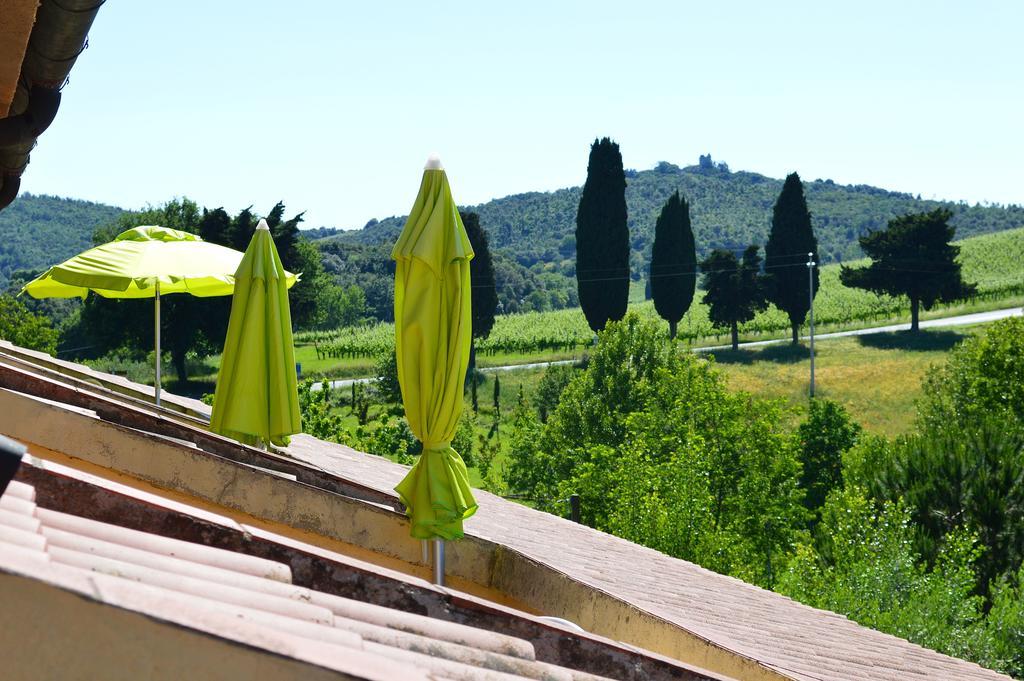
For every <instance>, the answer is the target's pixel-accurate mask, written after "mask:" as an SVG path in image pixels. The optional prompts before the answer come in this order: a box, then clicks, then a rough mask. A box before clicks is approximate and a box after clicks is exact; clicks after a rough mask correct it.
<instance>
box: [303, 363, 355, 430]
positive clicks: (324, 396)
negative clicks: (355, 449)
mask: <svg viewBox="0 0 1024 681" xmlns="http://www.w3.org/2000/svg"><path fill="white" fill-rule="evenodd" d="M331 406H332V405H331V384H330V383H328V382H327V381H324V382H323V384H322V385H321V386H320V390H313V381H312V380H311V379H308V378H307V379H305V380H304V381H302V382H301V383H300V384H299V411H300V413H301V414H302V432H303V433H306V434H308V435H312V436H313V437H316V438H320V439H321V440H328V441H331V442H343V441H344V440H343V439H342V437H341V434H342V433H343V432H344V428H343V427H342V421H341V417H340V416H339V415H338V414H335V413H333V412H332V411H331Z"/></svg>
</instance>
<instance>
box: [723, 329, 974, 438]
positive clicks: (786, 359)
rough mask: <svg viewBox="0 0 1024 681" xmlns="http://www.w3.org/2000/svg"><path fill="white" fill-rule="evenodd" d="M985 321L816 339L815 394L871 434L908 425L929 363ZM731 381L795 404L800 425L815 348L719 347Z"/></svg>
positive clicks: (942, 359) (905, 429) (793, 411)
mask: <svg viewBox="0 0 1024 681" xmlns="http://www.w3.org/2000/svg"><path fill="white" fill-rule="evenodd" d="M981 328H983V327H981V326H975V327H959V328H958V329H957V330H955V331H954V330H939V329H936V330H924V331H921V332H919V333H918V334H916V335H915V334H911V333H909V332H896V333H883V334H873V335H869V336H852V337H845V338H834V339H827V340H823V341H819V342H816V343H815V387H816V395H817V396H819V397H827V398H829V399H831V400H835V401H836V402H839V403H840V404H842V405H843V406H844V407H846V409H847V410H848V411H849V412H850V414H851V415H852V417H853V418H854V420H855V421H857V422H858V423H860V424H861V425H862V426H863V427H864V429H865V430H866V431H868V432H871V433H876V434H880V435H889V436H892V435H899V434H901V433H906V432H908V431H910V430H911V429H912V428H913V426H914V418H915V416H916V410H915V401H916V400H917V398H918V396H919V395H920V394H921V380H922V379H923V378H924V376H925V373H926V372H927V370H928V367H930V366H931V365H934V364H941V363H943V362H945V359H946V355H947V353H948V352H949V351H950V350H951V349H952V348H953V346H954V345H956V344H957V343H959V342H960V341H962V340H963V339H965V338H967V337H968V336H969V335H971V334H973V333H977V332H978V330H979V329H981ZM715 360H716V362H717V364H718V366H719V368H720V369H721V370H722V371H723V372H724V373H725V375H726V377H727V378H728V381H729V385H730V387H733V388H736V389H738V390H745V391H747V392H749V393H751V394H753V395H756V396H758V397H765V398H779V399H782V400H783V401H784V402H785V403H786V404H787V405H789V406H790V407H791V412H790V420H791V424H790V425H794V424H796V423H797V422H799V421H800V420H802V419H803V418H804V416H805V414H806V410H807V389H808V381H809V375H810V353H809V352H808V349H807V346H806V345H800V346H798V347H793V346H791V345H789V344H785V345H771V346H766V347H764V348H758V349H756V350H740V351H738V352H732V351H731V350H729V351H719V352H716V353H715Z"/></svg>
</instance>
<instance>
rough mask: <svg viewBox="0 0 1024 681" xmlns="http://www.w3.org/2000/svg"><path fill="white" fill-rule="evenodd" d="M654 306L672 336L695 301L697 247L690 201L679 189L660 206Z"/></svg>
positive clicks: (653, 261) (654, 255) (653, 278)
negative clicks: (681, 196) (691, 218)
mask: <svg viewBox="0 0 1024 681" xmlns="http://www.w3.org/2000/svg"><path fill="white" fill-rule="evenodd" d="M647 281H648V284H649V285H650V289H651V295H650V297H651V298H653V299H654V309H655V310H657V311H658V314H659V315H661V318H662V319H664V320H666V321H667V322H668V335H669V338H675V337H676V325H677V324H678V323H679V320H680V319H682V318H683V315H684V314H686V311H687V310H689V309H690V304H691V303H693V292H694V288H695V287H696V285H697V249H696V245H695V244H694V240H693V229H692V228H691V227H690V204H688V203H687V202H686V199H681V198H680V197H679V192H678V191H676V192H675V193H673V194H672V196H670V197H669V199H668V202H667V203H666V204H665V205H664V207H663V208H662V209H661V215H659V216H658V221H657V223H656V224H655V226H654V246H653V248H652V250H651V276H650V278H649V279H648V280H647Z"/></svg>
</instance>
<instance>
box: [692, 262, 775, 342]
mask: <svg viewBox="0 0 1024 681" xmlns="http://www.w3.org/2000/svg"><path fill="white" fill-rule="evenodd" d="M757 251H758V248H757V246H748V247H747V249H746V250H745V251H744V252H743V260H742V261H737V260H736V256H735V255H733V254H732V253H730V252H729V251H720V250H716V251H712V252H711V255H709V256H708V257H707V258H706V259H705V260H704V261H703V262H702V263H701V264H700V267H701V270H702V271H703V272H704V282H703V283H704V289H705V291H706V293H705V295H704V302H705V303H707V305H708V317H709V318H710V320H711V323H712V324H714V325H715V326H717V327H727V328H729V329H731V331H732V349H733V350H735V349H737V346H738V344H739V337H738V325H739V324H740V323H741V322H747V321H750V320H751V319H753V318H754V315H755V314H756V313H757V312H758V311H759V310H763V309H765V308H766V307H767V306H768V301H767V300H766V299H765V281H764V275H763V274H761V256H760V255H758V252H757Z"/></svg>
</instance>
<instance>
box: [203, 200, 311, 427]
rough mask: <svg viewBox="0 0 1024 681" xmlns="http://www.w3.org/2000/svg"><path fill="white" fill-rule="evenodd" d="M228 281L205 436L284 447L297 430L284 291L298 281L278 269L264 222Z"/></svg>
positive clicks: (292, 351)
mask: <svg viewBox="0 0 1024 681" xmlns="http://www.w3.org/2000/svg"><path fill="white" fill-rule="evenodd" d="M234 280H235V293H234V298H232V300H231V318H230V320H229V321H228V332H227V336H226V338H225V339H224V353H223V354H222V355H221V359H220V373H219V374H218V376H217V390H216V392H215V393H214V398H213V413H212V415H211V417H210V430H212V431H214V432H217V433H220V434H222V435H227V436H228V437H232V438H234V439H236V440H240V441H242V442H248V443H250V444H257V443H267V442H272V443H274V444H278V445H285V444H287V443H288V436H289V435H291V434H293V433H298V432H301V430H302V425H301V423H300V419H299V395H298V388H297V386H296V376H295V349H294V346H293V345H292V318H291V313H290V312H289V310H288V289H289V288H290V287H291V286H293V285H294V284H295V282H296V281H297V280H298V277H296V276H295V275H294V274H291V273H289V272H286V271H285V269H284V266H282V265H281V258H280V257H279V256H278V253H277V247H276V246H274V240H273V239H272V238H271V236H270V227H268V226H267V221H266V220H260V224H259V226H257V227H256V232H255V233H254V234H253V237H252V240H251V241H250V242H249V247H248V248H247V249H245V255H244V256H243V257H242V262H241V263H240V264H239V265H238V270H237V271H236V272H235V277H234Z"/></svg>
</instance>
